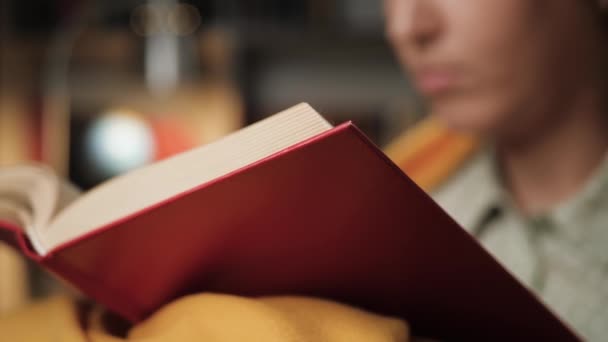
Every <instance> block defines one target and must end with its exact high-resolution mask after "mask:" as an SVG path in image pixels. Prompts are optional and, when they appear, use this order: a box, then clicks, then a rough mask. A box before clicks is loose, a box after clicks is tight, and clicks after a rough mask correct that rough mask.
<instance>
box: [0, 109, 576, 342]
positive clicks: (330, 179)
mask: <svg viewBox="0 0 608 342" xmlns="http://www.w3.org/2000/svg"><path fill="white" fill-rule="evenodd" d="M53 179H55V178H53V177H52V176H51V174H50V171H48V170H45V169H43V168H40V167H37V166H15V167H12V168H4V169H0V196H2V197H0V198H1V199H2V201H0V219H2V218H3V220H2V222H3V223H1V224H0V226H1V228H3V229H0V232H2V233H0V235H2V236H3V238H4V239H5V240H6V241H10V242H11V243H12V244H14V245H15V246H17V247H18V248H20V250H22V251H23V253H24V254H26V255H27V256H29V257H30V258H32V259H33V260H35V261H36V262H38V263H39V264H41V265H42V266H43V267H45V268H46V269H48V270H50V271H51V272H53V273H54V274H56V275H57V276H59V277H61V278H63V279H65V280H67V281H68V282H70V283H72V284H73V285H74V286H76V287H77V288H79V289H80V290H81V291H82V292H84V293H85V294H87V295H88V296H90V297H91V298H93V299H95V300H96V301H97V302H99V303H101V304H103V305H105V306H106V307H107V308H109V309H110V310H112V311H114V312H115V313H117V314H119V315H121V316H123V317H125V318H127V319H129V320H131V321H139V320H142V319H145V318H146V317H147V316H148V315H150V314H151V313H153V312H154V311H155V310H157V309H158V308H159V307H161V306H162V305H163V304H166V303H168V302H169V301H171V300H173V299H175V298H177V297H180V296H183V295H185V294H189V293H195V292H201V291H211V292H222V293H230V294H238V295H246V296H260V295H282V294H298V295H311V296H318V297H324V298H330V299H334V300H338V301H341V302H344V303H348V304H352V305H356V306H359V307H362V308H365V309H368V310H372V311H374V312H377V313H381V314H387V315H393V316H398V317H402V318H404V319H406V320H407V321H408V322H409V323H410V324H411V326H412V327H413V331H414V333H415V334H419V335H424V336H431V337H435V338H440V339H448V340H454V339H456V340H463V339H476V340H480V339H483V340H546V341H576V340H578V337H577V336H576V335H575V334H574V333H573V332H572V331H571V330H570V329H569V328H568V327H567V326H565V325H564V324H563V323H562V322H561V321H560V320H559V319H558V318H556V316H555V315H554V314H553V313H551V312H550V310H548V309H547V308H546V307H545V306H544V305H543V304H542V303H541V302H539V300H538V299H537V298H536V297H535V296H534V295H533V294H531V293H530V292H529V291H528V290H527V289H526V288H525V287H524V286H522V285H521V284H520V283H518V282H517V281H516V280H515V278H514V277H513V276H511V275H510V274H509V273H508V272H507V271H505V270H504V269H503V267H502V266H500V265H499V264H498V263H497V262H496V261H495V260H494V259H493V258H492V257H491V256H490V255H489V254H488V253H487V252H486V251H485V250H484V249H483V248H482V247H481V246H480V245H479V244H478V243H477V242H476V241H475V240H474V238H472V237H471V236H470V235H469V234H468V233H467V232H465V231H464V230H463V229H462V228H461V227H459V226H458V225H457V224H456V223H455V222H454V221H453V220H452V219H451V218H450V216H449V215H447V214H446V213H445V212H444V211H443V210H442V209H441V208H440V207H439V206H438V205H437V204H436V203H435V202H434V201H433V200H432V199H431V198H430V197H429V196H428V195H427V194H425V193H424V192H423V191H422V190H421V189H420V188H418V187H417V186H416V185H415V184H414V183H413V182H412V181H411V180H410V179H409V178H408V177H407V176H406V175H405V174H404V173H403V172H402V171H401V170H400V169H399V168H398V167H396V166H395V165H394V164H393V163H392V162H391V161H390V160H389V159H388V158H387V157H386V156H385V155H384V154H383V153H382V152H381V151H380V150H379V149H378V148H377V147H376V146H375V145H374V144H373V143H371V142H370V141H369V139H367V138H366V137H365V136H364V135H363V134H362V133H361V131H359V130H358V129H357V128H356V127H355V126H354V125H353V124H352V123H350V122H347V123H344V124H341V125H339V126H336V127H332V126H331V125H330V124H329V123H327V122H326V121H325V120H324V119H323V118H322V117H321V116H320V115H318V114H317V113H316V112H315V111H314V110H313V109H312V108H310V107H309V106H308V105H306V104H301V105H298V106H296V107H293V108H291V109H289V110H286V111H284V112H281V113H279V114H277V115H275V116H272V117H270V118H269V119H266V120H263V121H260V122H258V123H256V124H254V125H252V126H249V127H247V128H245V129H243V130H241V131H238V132H236V133H233V134H232V135H230V136H227V137H225V138H223V139H221V140H219V141H217V142H215V143H212V144H210V145H207V146H203V147H200V148H198V149H195V150H192V151H188V152H185V153H183V154H180V155H178V156H176V157H173V158H170V159H167V160H164V161H161V162H159V163H156V164H153V165H151V166H146V167H144V168H141V169H138V170H135V171H133V172H130V173H128V174H126V175H123V176H120V177H117V178H116V179H113V180H110V181H108V182H107V183H105V184H102V185H101V186H99V187H97V188H95V189H93V190H91V191H89V192H87V193H85V194H84V195H81V196H80V197H79V198H78V199H76V200H75V201H73V202H71V203H70V204H67V206H65V207H64V208H62V209H59V208H60V207H63V206H64V205H63V204H60V203H58V201H56V199H57V198H59V199H61V198H66V197H68V196H67V195H66V193H67V192H66V191H61V189H60V186H59V185H58V184H59V182H58V181H57V180H56V179H55V181H53ZM11 201H12V202H11ZM49 201H50V202H49ZM53 201H55V202H53ZM59 202H65V201H59ZM11 203H12V204H11ZM49 203H51V204H49Z"/></svg>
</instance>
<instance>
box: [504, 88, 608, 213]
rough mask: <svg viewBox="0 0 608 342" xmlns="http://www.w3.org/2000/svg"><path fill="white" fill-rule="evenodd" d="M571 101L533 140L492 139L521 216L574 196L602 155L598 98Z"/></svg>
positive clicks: (607, 131) (606, 148) (606, 134)
mask: <svg viewBox="0 0 608 342" xmlns="http://www.w3.org/2000/svg"><path fill="white" fill-rule="evenodd" d="M572 103H573V106H571V111H569V112H568V113H563V112H562V113H561V114H560V115H556V116H555V119H554V120H553V121H552V123H551V124H550V125H545V127H544V128H543V129H542V130H541V131H537V132H535V133H534V137H533V138H532V139H522V140H520V142H519V143H516V144H515V143H508V142H506V141H503V142H501V141H498V142H497V153H498V160H499V162H500V165H501V169H502V172H503V176H504V180H505V183H506V186H507V188H508V190H509V191H510V192H511V194H512V196H513V198H514V200H515V202H516V204H517V206H518V207H519V208H520V209H521V210H522V211H523V212H524V213H525V214H526V215H534V214H540V213H543V212H546V211H548V210H550V209H552V208H554V207H555V206H557V205H558V204H560V203H561V202H564V201H566V200H567V199H569V198H571V197H573V196H574V195H575V194H576V193H578V192H579V191H580V190H581V189H582V188H583V186H584V185H585V184H586V182H587V181H588V180H589V178H590V177H591V176H592V175H593V173H594V171H595V170H596V169H597V167H598V166H599V165H600V164H601V163H602V161H603V160H604V159H606V157H607V152H608V125H607V124H606V121H607V120H606V118H607V116H606V115H605V113H604V112H603V111H602V109H603V108H602V106H601V105H599V101H592V100H590V99H589V97H587V99H586V100H578V101H574V102H572ZM562 110H563V108H562ZM521 141H525V142H524V143H521Z"/></svg>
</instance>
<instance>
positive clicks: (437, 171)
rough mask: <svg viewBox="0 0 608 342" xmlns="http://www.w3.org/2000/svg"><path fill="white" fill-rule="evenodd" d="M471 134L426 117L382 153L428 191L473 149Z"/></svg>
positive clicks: (446, 176) (452, 170) (435, 186)
mask: <svg viewBox="0 0 608 342" xmlns="http://www.w3.org/2000/svg"><path fill="white" fill-rule="evenodd" d="M478 146H479V143H478V141H477V139H475V138H474V137H471V136H468V135H464V134H459V133H456V132H454V131H451V130H450V129H448V128H447V127H446V126H444V125H443V124H441V123H440V122H439V121H438V120H436V119H434V118H432V117H429V118H426V119H424V120H423V121H422V122H420V123H419V124H418V125H417V126H415V127H413V128H411V129H409V130H407V131H406V132H405V133H404V134H403V135H402V136H400V137H399V138H397V139H395V141H394V142H393V143H391V144H390V145H388V146H387V147H386V148H385V151H384V152H385V153H386V154H387V155H388V157H389V158H391V159H392V160H393V162H395V164H397V165H398V166H399V167H400V168H401V169H402V170H403V171H404V172H405V173H406V174H407V175H408V176H409V177H410V178H411V179H412V180H414V182H416V183H417V184H418V185H419V186H420V187H421V188H423V189H424V190H426V191H427V192H431V191H433V190H435V189H436V188H437V187H439V186H440V185H441V184H443V182H445V181H446V180H447V179H448V178H449V176H450V175H452V174H453V173H454V172H455V171H456V170H457V169H458V168H459V167H460V166H462V164H463V163H464V162H465V161H466V160H468V158H469V157H470V156H471V155H472V154H473V153H474V152H475V151H477V148H478Z"/></svg>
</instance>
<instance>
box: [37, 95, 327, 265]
mask: <svg viewBox="0 0 608 342" xmlns="http://www.w3.org/2000/svg"><path fill="white" fill-rule="evenodd" d="M331 128H332V126H331V124H329V123H328V122H327V121H326V120H325V119H324V118H323V117H322V116H320V115H319V114H318V113H317V112H315V111H314V109H312V108H311V107H310V106H309V105H307V104H300V105H297V106H295V107H292V108H290V109H287V110H285V111H283V112H280V113H278V114H275V115H274V116H271V117H269V118H267V119H264V120H262V121H259V122H257V123H255V124H253V125H251V126H248V127H246V128H243V129H241V130H239V131H237V132H235V133H232V134H230V135H228V136H226V137H224V138H222V139H220V140H218V141H216V142H214V143H211V144H208V145H205V146H202V147H199V148H196V149H193V150H191V151H187V152H184V153H182V154H179V155H177V156H175V157H172V158H169V159H166V160H163V161H160V162H158V163H155V164H152V165H149V166H145V167H143V168H140V169H137V170H134V171H132V172H129V173H127V174H125V175H122V176H119V177H116V178H113V179H111V180H109V181H107V182H105V183H103V184H101V185H100V186H98V187H96V188H94V189H93V190H91V191H89V192H88V193H86V194H84V195H83V196H82V197H80V198H79V199H78V200H76V201H75V202H74V203H72V204H71V205H69V206H68V207H67V208H65V210H63V211H62V212H60V213H59V214H58V215H57V216H56V217H55V218H54V219H53V220H52V222H51V224H50V225H49V227H48V228H47V229H46V230H45V231H44V232H42V233H41V234H40V237H41V238H42V239H41V246H42V250H41V254H44V253H46V252H48V251H50V250H51V249H53V248H54V247H56V246H59V245H61V244H62V243H65V242H68V241H70V240H72V239H75V238H77V237H78V236H80V235H82V234H85V233H87V232H89V231H92V230H95V229H97V228H100V227H103V226H104V225H107V224H110V223H112V222H115V221H116V220H119V219H121V218H123V217H126V216H128V215H131V214H133V213H136V212H138V211H140V210H142V209H145V208H147V207H150V206H153V205H155V204H157V203H159V202H161V201H164V200H166V199H169V198H171V197H173V196H176V195H178V194H180V193H182V192H185V191H188V190H190V189H192V188H194V187H196V186H200V185H202V184H205V183H207V182H209V181H212V180H214V179H216V178H218V177H221V176H223V175H226V174H228V173H230V172H233V171H236V170H238V169H240V168H242V167H245V166H247V165H249V164H252V163H254V162H256V161H258V160H260V159H263V158H265V157H268V156H270V155H272V154H274V153H277V152H280V151H281V150H284V149H286V148H288V147H290V146H292V145H294V144H297V143H299V142H301V141H304V140H306V139H308V138H311V137H313V136H315V135H318V134H320V133H322V132H325V131H327V130H329V129H331Z"/></svg>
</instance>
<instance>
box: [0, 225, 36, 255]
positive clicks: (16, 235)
mask: <svg viewBox="0 0 608 342" xmlns="http://www.w3.org/2000/svg"><path fill="white" fill-rule="evenodd" d="M0 241H4V242H6V243H7V244H8V245H9V246H12V247H13V248H15V249H16V250H17V251H18V252H20V253H21V254H23V255H25V256H26V257H28V258H29V259H32V260H33V261H35V262H40V261H41V260H42V259H43V257H42V256H40V255H39V254H38V253H36V251H35V250H34V248H33V247H32V245H31V243H30V241H29V239H28V238H27V236H25V234H24V233H23V230H22V229H21V228H20V227H18V226H16V225H14V224H12V223H9V222H4V221H0Z"/></svg>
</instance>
